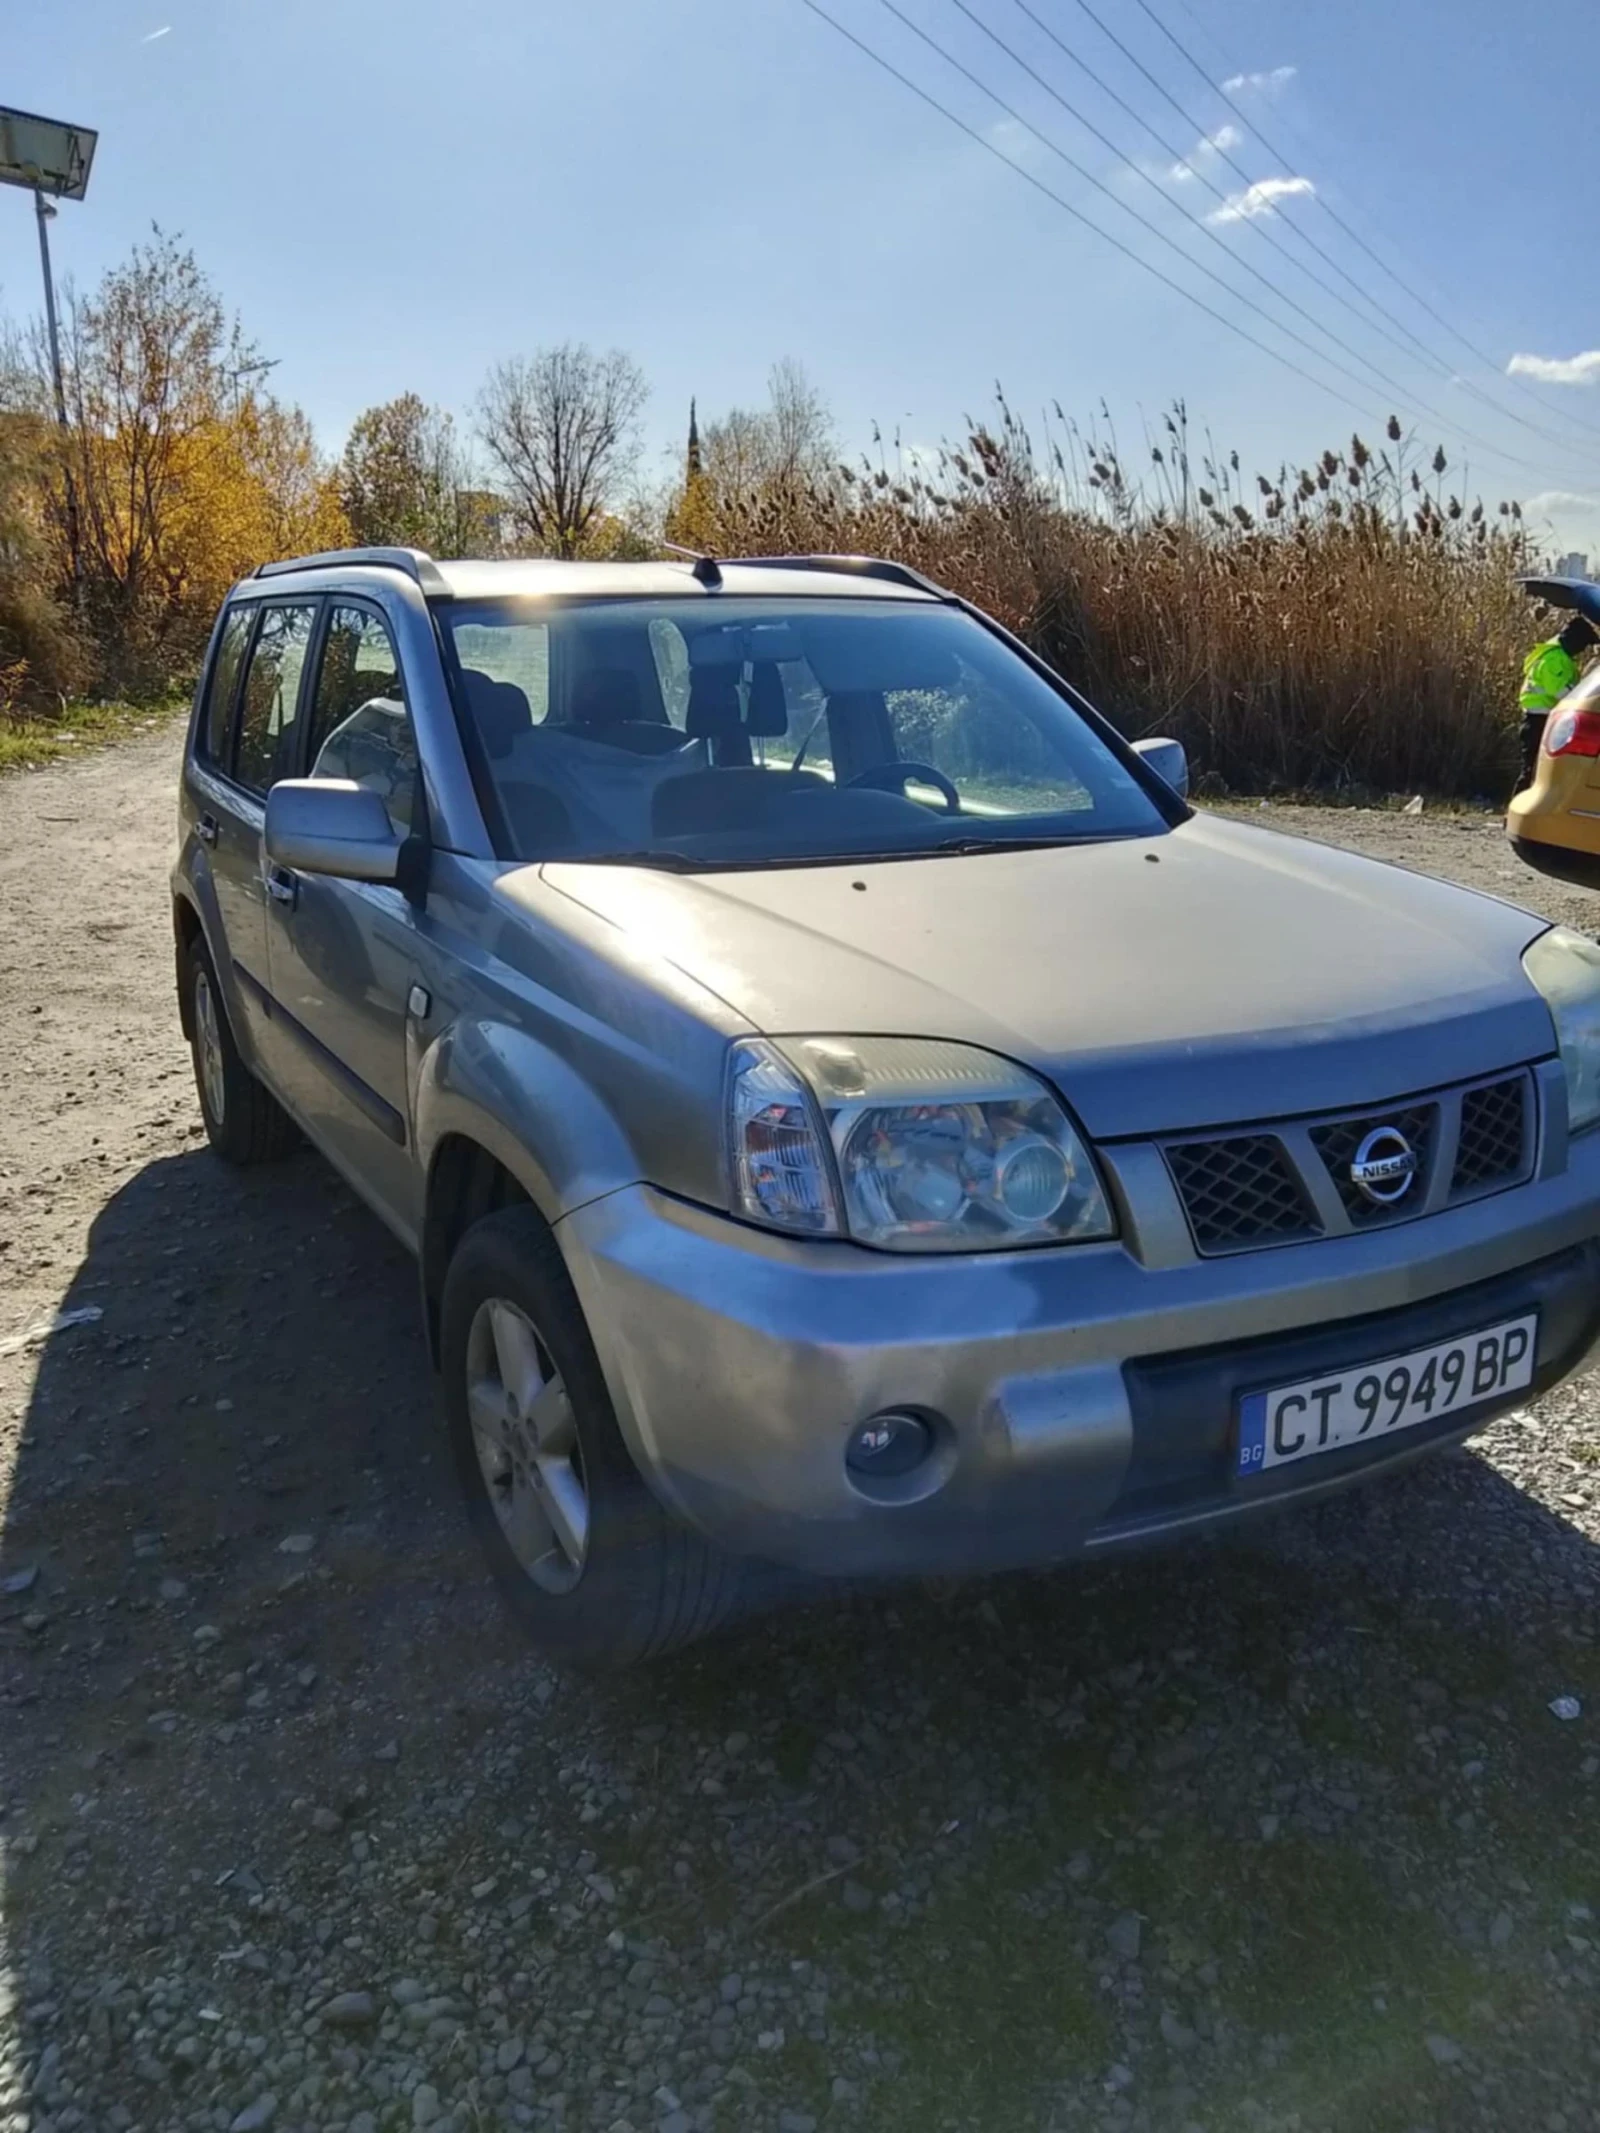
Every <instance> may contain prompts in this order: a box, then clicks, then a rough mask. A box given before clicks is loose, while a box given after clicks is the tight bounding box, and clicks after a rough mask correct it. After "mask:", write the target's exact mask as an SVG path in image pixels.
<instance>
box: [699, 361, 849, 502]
mask: <svg viewBox="0 0 1600 2133" xmlns="http://www.w3.org/2000/svg"><path fill="white" fill-rule="evenodd" d="M702 456H703V460H704V467H705V477H706V480H707V481H708V483H709V484H710V486H711V489H712V491H713V493H714V494H715V495H717V496H719V497H724V498H728V499H730V500H731V499H733V498H736V497H737V498H749V497H750V496H751V495H752V494H753V493H755V492H757V491H765V490H771V489H775V488H776V489H793V488H798V487H800V486H802V485H805V484H811V485H818V484H825V483H827V482H829V481H831V479H832V477H833V473H834V458H835V444H834V434H833V422H832V418H831V417H830V416H829V413H828V410H827V408H826V406H825V405H824V404H823V400H822V396H821V394H820V393H819V392H818V391H817V389H816V387H815V386H814V385H813V384H812V382H811V380H810V379H809V377H808V376H807V375H806V373H805V371H804V369H803V368H802V367H801V365H800V364H798V363H797V362H795V361H794V359H793V358H792V357H785V358H784V360H783V361H782V362H780V363H775V364H774V365H773V366H772V369H771V371H770V372H769V373H768V376H767V404H766V406H765V407H759V408H746V407H735V408H731V409H730V410H729V411H728V413H727V414H726V415H724V416H722V417H721V418H720V419H719V420H718V421H715V422H712V423H709V424H708V425H707V427H706V432H705V441H704V445H703V448H702Z"/></svg>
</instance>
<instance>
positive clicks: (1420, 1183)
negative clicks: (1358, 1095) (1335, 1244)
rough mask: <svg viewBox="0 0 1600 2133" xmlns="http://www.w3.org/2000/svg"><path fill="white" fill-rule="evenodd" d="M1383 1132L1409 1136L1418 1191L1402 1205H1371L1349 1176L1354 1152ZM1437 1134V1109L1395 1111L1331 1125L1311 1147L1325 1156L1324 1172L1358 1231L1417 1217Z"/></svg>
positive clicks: (1316, 1132)
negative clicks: (1415, 1165) (1406, 1217)
mask: <svg viewBox="0 0 1600 2133" xmlns="http://www.w3.org/2000/svg"><path fill="white" fill-rule="evenodd" d="M1385 1126H1388V1127H1390V1128H1391V1129H1392V1130H1393V1131H1394V1132H1396V1133H1400V1134H1403V1135H1404V1136H1405V1138H1406V1140H1407V1141H1408V1142H1409V1143H1410V1145H1411V1150H1412V1153H1413V1154H1414V1155H1415V1156H1416V1159H1417V1183H1416V1185H1415V1186H1414V1187H1413V1189H1412V1190H1411V1191H1410V1192H1408V1193H1407V1194H1406V1195H1405V1197H1404V1199H1401V1200H1394V1201H1390V1202H1389V1203H1388V1204H1387V1205H1386V1204H1384V1203H1383V1202H1381V1201H1377V1200H1369V1199H1368V1198H1367V1196H1366V1194H1365V1193H1364V1192H1363V1191H1362V1190H1361V1187H1360V1186H1359V1185H1358V1184H1357V1183H1356V1181H1355V1180H1354V1178H1352V1177H1351V1175H1350V1165H1351V1164H1352V1163H1353V1162H1354V1161H1355V1159H1356V1150H1357V1149H1358V1148H1359V1147H1360V1146H1361V1143H1362V1142H1363V1141H1364V1140H1365V1139H1366V1137H1367V1135H1368V1134H1369V1133H1376V1132H1378V1131H1379V1130H1380V1129H1381V1128H1382V1127H1385ZM1438 1128H1439V1106H1438V1105H1437V1104H1415V1105H1413V1106H1412V1107H1411V1108H1410V1109H1409V1110H1405V1111H1391V1112H1388V1113H1387V1114H1386V1115H1384V1116H1383V1117H1380V1118H1340V1119H1336V1120H1335V1121H1334V1122H1333V1124H1332V1125H1328V1126H1313V1127H1312V1129H1311V1145H1312V1146H1313V1147H1314V1148H1315V1149H1316V1151H1317V1153H1318V1155H1320V1156H1321V1158H1322V1161H1323V1166H1324V1168H1325V1169H1326V1170H1327V1173H1328V1175H1329V1177H1330V1178H1331V1179H1332V1180H1333V1183H1334V1187H1335V1190H1336V1191H1337V1192H1338V1195H1339V1198H1340V1199H1341V1200H1342V1201H1343V1202H1344V1211H1345V1213H1346V1214H1347V1215H1348V1216H1349V1217H1350V1219H1351V1221H1352V1222H1354V1223H1355V1224H1356V1226H1357V1227H1358V1228H1360V1229H1370V1228H1371V1227H1372V1225H1373V1224H1374V1223H1377V1222H1392V1221H1394V1220H1395V1219H1396V1218H1397V1217H1403V1216H1406V1215H1414V1214H1415V1213H1416V1212H1417V1209H1418V1208H1419V1207H1420V1206H1421V1204H1422V1199H1423V1189H1424V1188H1425V1186H1426V1183H1427V1178H1428V1168H1429V1164H1430V1162H1431V1160H1432V1157H1433V1143H1434V1139H1435V1137H1436V1135H1437V1133H1438Z"/></svg>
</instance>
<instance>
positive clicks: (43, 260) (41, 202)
mask: <svg viewBox="0 0 1600 2133" xmlns="http://www.w3.org/2000/svg"><path fill="white" fill-rule="evenodd" d="M33 209H34V214H35V215H36V216H37V218H38V222H39V264H40V266H41V267H42V268H43V269H44V316H45V324H46V325H47V326H48V327H49V329H50V376H51V378H52V380H53V381H54V384H55V389H56V420H57V421H58V422H59V423H60V425H61V427H62V428H63V429H65V428H66V426H67V390H66V387H65V386H64V385H63V384H62V382H61V334H60V331H59V329H58V328H57V326H56V285H55V281H54V279H53V278H52V276H51V273H50V217H51V215H52V214H53V213H54V212H55V210H54V209H53V208H50V207H47V206H46V205H45V197H44V194H43V193H42V192H35V194H34V196H33Z"/></svg>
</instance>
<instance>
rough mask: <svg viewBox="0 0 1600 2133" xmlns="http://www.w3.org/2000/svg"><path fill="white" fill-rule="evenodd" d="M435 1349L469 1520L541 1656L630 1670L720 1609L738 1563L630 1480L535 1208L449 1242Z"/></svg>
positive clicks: (733, 1591)
mask: <svg viewBox="0 0 1600 2133" xmlns="http://www.w3.org/2000/svg"><path fill="white" fill-rule="evenodd" d="M440 1355H441V1363H442V1368H443V1372H444V1394H445V1408H446V1414H447V1418H448V1422H449V1428H450V1440H451V1449H452V1452H453V1454H454V1458H455V1464H456V1472H457V1475H458V1477H459V1479H460V1483H461V1488H462V1492H463V1494H464V1496H465V1498H466V1504H467V1514H468V1517H469V1519H470V1521H471V1523H472V1526H473V1529H474V1531H475V1532H476V1534H477V1537H478V1540H479V1542H480V1544H481V1546H482V1548H483V1550H484V1553H485V1555H486V1556H487V1557H488V1561H489V1567H490V1569H491V1571H492V1572H493V1574H494V1579H495V1583H496V1585H497V1586H498V1587H499V1589H500V1593H501V1597H502V1598H503V1599H504V1601H505V1603H506V1605H507V1606H508V1608H509V1609H510V1611H511V1613H512V1614H513V1615H514V1616H515V1617H516V1619H517V1620H518V1622H519V1623H520V1624H521V1625H522V1627H523V1628H524V1629H525V1630H526V1631H527V1632H528V1634H529V1635H530V1636H531V1637H532V1638H533V1639H534V1641H535V1642H536V1643H538V1644H539V1645H541V1646H542V1647H543V1648H544V1649H545V1650H546V1651H547V1652H549V1654H550V1655H551V1657H552V1658H556V1659H561V1660H565V1661H567V1662H569V1663H571V1664H573V1665H576V1666H581V1667H588V1668H594V1669H600V1668H615V1667H622V1666H627V1665H629V1664H631V1663H632V1662H633V1661H635V1660H638V1659H644V1658H648V1657H650V1656H652V1655H654V1654H656V1653H659V1652H664V1651H669V1650H671V1649H673V1648H674V1647H676V1646H679V1645H683V1644H688V1643H690V1642H692V1641H693V1640H694V1639H695V1638H696V1637H700V1636H703V1635H705V1633H706V1632H707V1631H708V1630H710V1629H712V1628H714V1627H715V1626H716V1624H717V1623H718V1622H720V1621H721V1620H723V1618H724V1617H725V1616H726V1615H727V1613H728V1612H729V1610H730V1609H731V1607H732V1606H733V1604H734V1601H735V1599H736V1597H737V1594H738V1589H739V1583H740V1566H739V1564H738V1563H737V1562H736V1561H735V1560H734V1559H733V1558H731V1557H729V1556H726V1555H724V1554H722V1553H721V1552H720V1551H719V1550H717V1549H714V1548H712V1547H711V1546H710V1544H709V1543H708V1542H706V1541H704V1540H703V1539H702V1538H701V1537H700V1536H699V1535H698V1534H696V1533H692V1532H690V1531H689V1530H688V1529H687V1528H686V1527H684V1526H681V1525H679V1524H678V1523H677V1522H676V1521H675V1520H674V1519H672V1518H671V1517H670V1516H669V1515H668V1513H667V1512H666V1511H665V1510H664V1509H663V1508H662V1506H661V1505H660V1504H659V1503H658V1502H657V1501H656V1499H655V1497H654V1496H652V1495H651V1493H650V1491H649V1490H648V1489H647V1488H646V1486H645V1484H644V1482H643V1481H642V1480H641V1479H640V1476H639V1474H638V1472H637V1470H636V1469H635V1467H634V1465H633V1462H632V1460H631V1459H630V1458H629V1456H628V1452H627V1448H626V1446H625V1445H624V1444H623V1441H622V1434H621V1431H620V1430H619V1429H618V1427H617V1420H616V1415H615V1413H614V1411H613V1409H612V1405H611V1398H610V1395H609V1393H608V1392H607V1390H606V1385H605V1379H604V1377H603V1376H602V1374H601V1370H600V1364H599V1359H598V1358H597V1356H596V1355H595V1352H594V1343H593V1342H592V1340H591V1339H590V1337H589V1329H588V1327H587V1325H586V1324H585V1322H584V1317H583V1313H582V1310H581V1309H580V1307H579V1304H578V1299H577V1295H576V1293H575V1292H574V1290H573V1287H572V1283H571V1280H570V1278H569V1276H568V1274H567V1270H566V1265H565V1263H564V1261H563V1260H562V1257H561V1251H560V1247H559V1246H558V1245H557V1243H556V1240H555V1238H554V1237H553V1236H552V1235H551V1233H550V1230H549V1228H548V1226H547V1225H546V1224H545V1222H544V1221H543V1220H542V1218H541V1217H540V1216H539V1214H538V1213H537V1212H536V1211H535V1210H534V1209H533V1208H531V1207H512V1208H507V1209H505V1210H504V1211H503V1212H501V1213H500V1214H495V1215H489V1216H487V1217H486V1218H485V1219H484V1220H483V1221H481V1222H478V1223H476V1224H474V1226H473V1227H472V1228H471V1229H470V1230H469V1231H468V1232H467V1234H466V1236H465V1237H464V1238H463V1239H462V1241H461V1244H460V1245H459V1246H458V1248H457V1250H456V1255H455V1257H454V1259H453V1260H452V1261H451V1263H450V1270H449V1272H448V1274H447V1275H446V1277H445V1287H444V1298H443V1304H442V1309H441V1313H440Z"/></svg>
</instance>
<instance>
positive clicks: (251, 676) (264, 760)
mask: <svg viewBox="0 0 1600 2133" xmlns="http://www.w3.org/2000/svg"><path fill="white" fill-rule="evenodd" d="M317 608H318V603H317V602H316V601H314V600H310V601H271V602H261V603H241V604H240V605H238V606H236V607H234V608H232V609H231V610H230V611H229V613H228V615H227V616H226V617H225V618H224V621H223V625H222V634H221V638H220V640H219V643H218V646H217V654H216V658H215V659H214V660H213V662H212V672H211V680H210V684H209V687H208V691H207V697H206V705H205V711H204V714H203V716H202V720H201V725H200V729H199V734H198V737H197V746H196V761H195V768H194V774H193V779H194V798H195V805H196V810H197V812H196V821H195V834H196V835H197V836H198V837H199V838H200V840H201V842H202V843H203V844H204V845H206V846H207V847H208V849H209V852H210V867H211V878H212V882H213V885H214V887H215V890H216V898H217V910H218V913H219V915H220V917H221V920H222V931H223V939H222V941H221V942H220V943H219V944H218V946H219V954H220V956H221V957H222V958H223V959H225V960H226V962H227V963H228V964H229V966H230V968H229V969H226V970H222V971H219V973H218V975H219V976H220V977H221V979H222V982H223V986H224V990H225V992H226V994H227V996H228V998H229V1000H230V1003H231V1004H232V1007H233V1011H234V1013H235V1015H236V1016H237V1017H238V1019H239V1020H240V1021H241V1022H242V1024H243V1026H244V1034H245V1036H246V1038H247V1040H248V1043H249V1046H250V1049H251V1050H252V1052H253V1053H254V1055H255V1057H256V1058H257V1059H259V1060H260V1061H261V1063H262V1064H263V1065H264V1066H266V1067H267V1068H268V1071H269V1072H271V1073H273V1074H274V1078H276V1064H277V1053H278V1051H279V1046H278V1044H277V1043H276V1041H275V1032H274V1031H273V1029H272V1026H271V1016H270V1013H269V997H268V996H269V988H270V980H269V977H268V969H267V917H266V911H267V888H266V877H265V873H264V870H263V864H262V849H261V829H262V823H263V820H264V818H265V811H266V796H267V790H268V788H269V786H271V785H272V784H273V783H274V782H275V781H276V780H277V779H278V778H280V777H286V776H288V775H289V774H290V772H291V771H292V769H293V766H294V749H295V743H296V736H297V724H298V718H299V706H300V688H301V682H302V679H303V675H304V670H305V664H306V654H307V652H308V651H309V650H310V646H311V638H312V634H313V631H314V629H315V626H316V619H317Z"/></svg>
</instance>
